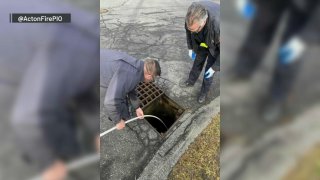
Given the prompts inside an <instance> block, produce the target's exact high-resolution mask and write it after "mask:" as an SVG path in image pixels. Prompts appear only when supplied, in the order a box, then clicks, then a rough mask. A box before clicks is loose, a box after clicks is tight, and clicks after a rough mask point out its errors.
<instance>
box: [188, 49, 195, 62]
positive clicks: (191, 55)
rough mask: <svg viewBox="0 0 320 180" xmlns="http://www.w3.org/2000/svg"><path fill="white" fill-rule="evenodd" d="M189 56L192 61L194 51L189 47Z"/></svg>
mask: <svg viewBox="0 0 320 180" xmlns="http://www.w3.org/2000/svg"><path fill="white" fill-rule="evenodd" d="M189 57H190V58H191V60H192V61H194V60H195V59H196V53H194V51H193V50H191V49H189Z"/></svg>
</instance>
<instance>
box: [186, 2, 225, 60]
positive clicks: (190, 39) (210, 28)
mask: <svg viewBox="0 0 320 180" xmlns="http://www.w3.org/2000/svg"><path fill="white" fill-rule="evenodd" d="M198 3H199V4H201V5H203V6H204V7H205V8H206V10H207V12H208V19H207V22H206V25H205V26H206V28H207V33H206V34H205V42H204V43H206V44H207V45H208V49H209V51H210V54H211V55H212V56H214V57H217V56H218V55H217V53H219V54H220V51H217V49H216V48H218V49H219V50H220V4H217V3H214V2H211V1H200V2H198ZM185 29H186V34H187V44H188V48H189V49H192V50H193V51H194V52H195V53H197V51H198V49H199V46H200V44H199V43H198V42H196V41H195V37H194V34H193V33H191V31H189V30H188V28H187V27H186V24H185Z"/></svg>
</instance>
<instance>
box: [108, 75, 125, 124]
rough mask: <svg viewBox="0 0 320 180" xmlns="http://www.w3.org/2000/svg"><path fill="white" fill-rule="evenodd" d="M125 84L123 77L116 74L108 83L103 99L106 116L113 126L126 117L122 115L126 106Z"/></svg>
mask: <svg viewBox="0 0 320 180" xmlns="http://www.w3.org/2000/svg"><path fill="white" fill-rule="evenodd" d="M125 82H126V79H125V77H124V76H121V75H120V73H117V72H116V73H115V74H114V75H113V77H112V79H111V81H110V84H109V87H108V89H107V92H106V96H105V99H104V105H105V106H106V109H107V113H108V116H109V118H110V119H111V120H112V121H113V122H114V123H115V124H117V123H119V122H120V120H121V119H122V118H124V116H126V115H125V114H123V112H124V108H125V107H124V106H125V104H126V103H125V97H126V93H125Z"/></svg>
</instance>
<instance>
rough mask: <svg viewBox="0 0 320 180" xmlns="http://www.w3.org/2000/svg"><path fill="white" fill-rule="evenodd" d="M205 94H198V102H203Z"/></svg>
mask: <svg viewBox="0 0 320 180" xmlns="http://www.w3.org/2000/svg"><path fill="white" fill-rule="evenodd" d="M206 97H207V95H206V94H203V93H201V94H200V96H199V97H198V103H200V104H203V103H204V102H205V101H206Z"/></svg>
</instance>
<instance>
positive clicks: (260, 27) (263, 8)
mask: <svg viewBox="0 0 320 180" xmlns="http://www.w3.org/2000/svg"><path fill="white" fill-rule="evenodd" d="M285 12H288V15H289V16H288V19H286V22H285V24H286V27H285V30H284V32H283V34H282V37H281V45H280V46H282V45H284V44H285V43H287V41H288V40H289V39H290V38H291V37H293V36H294V35H295V34H297V33H298V32H299V30H301V28H303V27H304V24H305V22H307V21H306V20H307V18H308V17H309V15H308V14H303V13H301V12H299V11H298V10H297V9H296V8H295V7H294V6H293V5H292V4H290V3H289V1H277V2H276V3H271V2H269V1H266V2H261V3H260V4H259V6H258V11H257V14H256V16H255V18H254V19H253V21H252V23H251V26H250V29H249V32H248V34H247V37H246V39H245V41H244V42H243V44H242V46H241V48H240V50H239V54H238V57H237V62H236V64H235V66H234V72H236V74H237V75H238V76H240V77H245V78H247V77H250V76H251V75H252V73H253V72H254V70H255V69H256V67H257V66H258V65H259V64H260V62H261V60H262V59H263V57H264V55H265V53H266V51H267V50H268V47H269V45H270V44H271V42H272V38H273V35H274V34H275V33H276V30H277V28H278V25H279V24H280V20H281V19H282V15H283V14H284V13H285ZM299 61H300V60H296V61H295V62H294V63H289V64H281V62H280V59H279V57H278V59H277V64H276V67H275V70H274V73H273V78H272V79H273V81H272V83H271V87H270V96H271V97H272V98H275V99H278V100H283V99H284V98H286V96H287V94H288V92H289V91H290V90H291V87H292V84H293V82H294V80H295V77H296V74H297V71H298V70H299V67H300V65H301V63H300V62H299Z"/></svg>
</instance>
